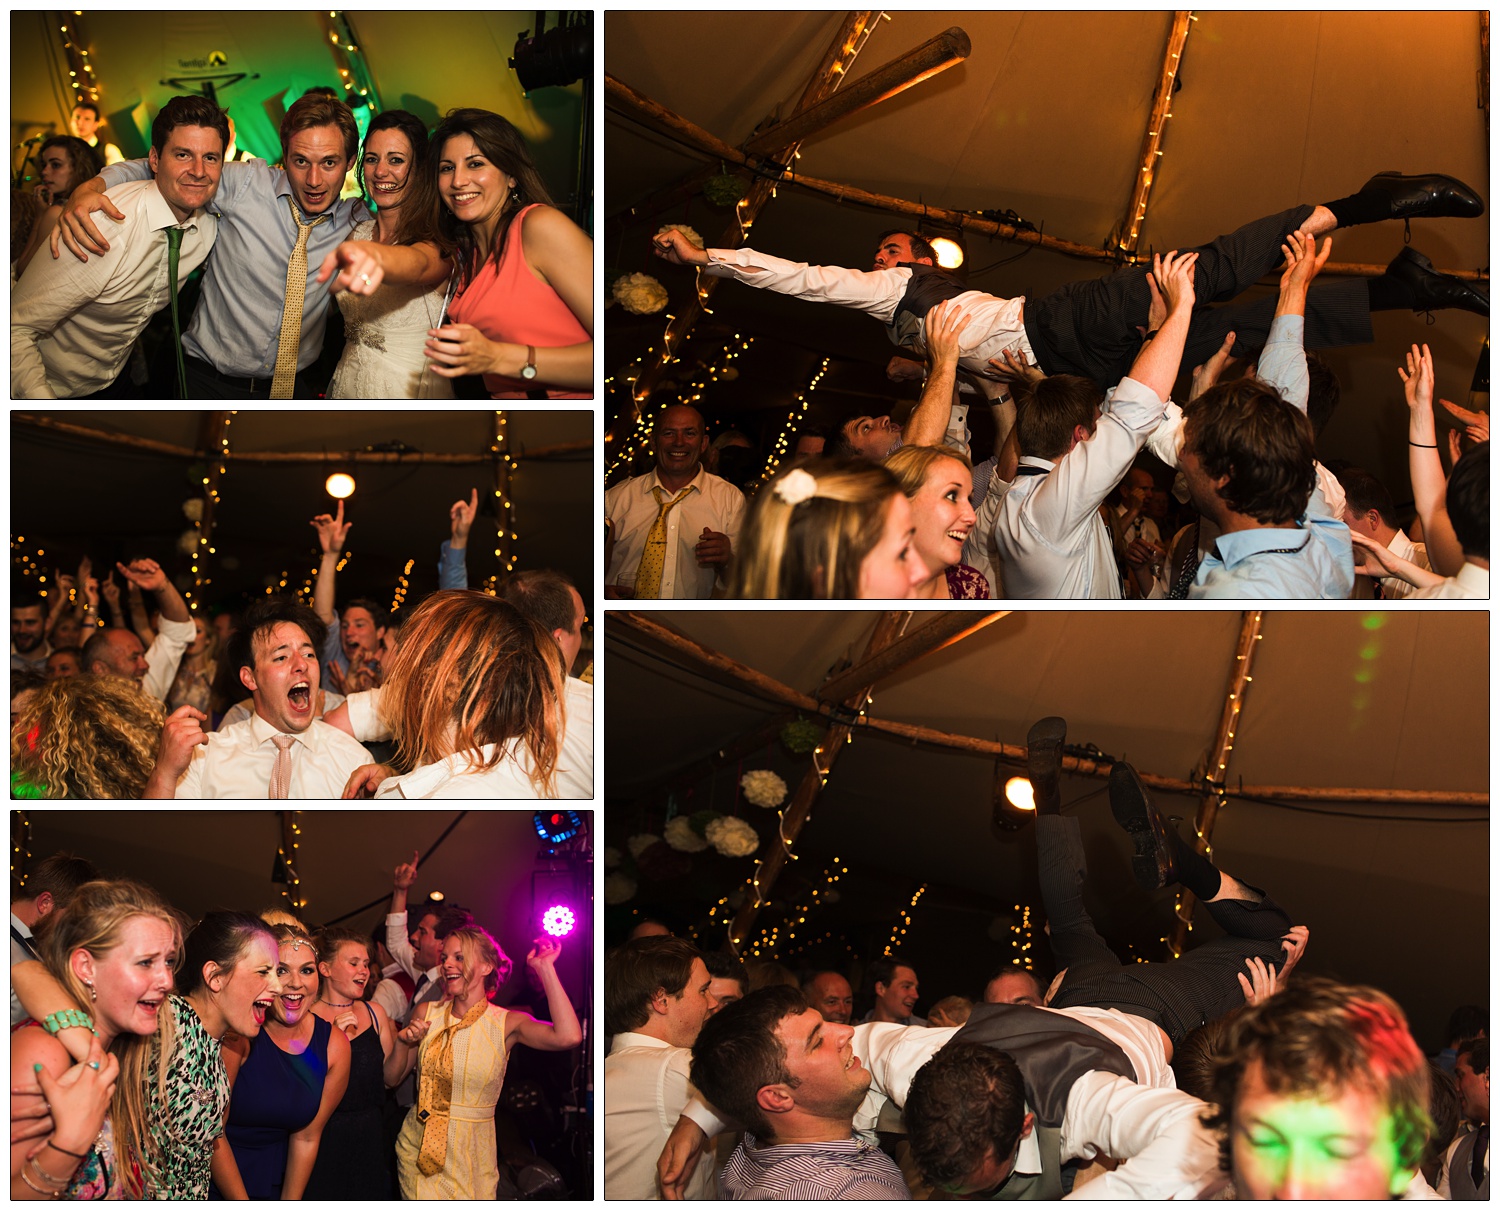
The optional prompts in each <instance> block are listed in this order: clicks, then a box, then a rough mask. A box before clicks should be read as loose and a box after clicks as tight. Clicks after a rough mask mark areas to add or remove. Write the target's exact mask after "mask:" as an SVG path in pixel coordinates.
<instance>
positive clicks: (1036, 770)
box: [1026, 715, 1068, 815]
mask: <svg viewBox="0 0 1500 1211" xmlns="http://www.w3.org/2000/svg"><path fill="white" fill-rule="evenodd" d="M1067 738H1068V721H1067V720H1066V719H1063V718H1061V717H1060V716H1058V715H1048V716H1047V717H1046V718H1045V719H1038V720H1037V721H1036V722H1035V723H1033V724H1032V725H1031V730H1030V731H1029V732H1027V733H1026V776H1027V777H1028V778H1030V779H1031V792H1032V797H1033V799H1034V801H1035V803H1036V810H1037V813H1038V814H1039V815H1047V814H1050V815H1056V814H1057V813H1058V812H1059V811H1060V810H1061V808H1062V796H1061V794H1060V792H1059V791H1058V787H1057V780H1058V777H1059V775H1061V773H1062V746H1063V741H1064V740H1066V739H1067Z"/></svg>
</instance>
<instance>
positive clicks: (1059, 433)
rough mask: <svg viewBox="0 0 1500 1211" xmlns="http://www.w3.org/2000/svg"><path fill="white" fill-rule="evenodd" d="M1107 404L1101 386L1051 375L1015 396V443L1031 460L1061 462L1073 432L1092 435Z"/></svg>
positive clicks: (1083, 380)
mask: <svg viewBox="0 0 1500 1211" xmlns="http://www.w3.org/2000/svg"><path fill="white" fill-rule="evenodd" d="M1103 401H1104V396H1103V395H1102V394H1101V393H1100V391H1099V388H1098V386H1097V385H1096V384H1095V383H1094V382H1092V381H1091V380H1089V379H1086V378H1080V377H1079V376H1078V375H1076V374H1049V375H1048V376H1047V377H1046V378H1044V379H1042V380H1041V381H1040V382H1036V383H1032V384H1031V385H1030V387H1029V388H1028V389H1025V390H1022V391H1020V392H1018V394H1017V396H1016V442H1017V444H1018V445H1019V446H1020V450H1021V453H1022V454H1025V455H1028V456H1030V457H1031V458H1046V459H1058V458H1061V457H1062V456H1063V454H1064V453H1066V452H1067V449H1068V443H1069V442H1071V441H1072V440H1073V430H1074V429H1075V428H1077V427H1079V426H1082V427H1083V428H1084V429H1085V430H1086V431H1087V432H1089V433H1093V431H1094V426H1095V425H1096V424H1097V423H1098V420H1097V417H1096V415H1095V414H1096V412H1097V410H1098V408H1099V405H1100V404H1101V403H1102V402H1103Z"/></svg>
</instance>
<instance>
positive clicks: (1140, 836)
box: [1109, 761, 1177, 891]
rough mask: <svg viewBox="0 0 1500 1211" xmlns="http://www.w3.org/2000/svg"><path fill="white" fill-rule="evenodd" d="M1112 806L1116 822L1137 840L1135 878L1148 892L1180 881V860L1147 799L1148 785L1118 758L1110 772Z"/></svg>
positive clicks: (1163, 825)
mask: <svg viewBox="0 0 1500 1211" xmlns="http://www.w3.org/2000/svg"><path fill="white" fill-rule="evenodd" d="M1109 807H1110V810H1111V811H1112V812H1114V816H1115V822H1116V823H1117V824H1119V826H1120V827H1121V828H1123V829H1124V830H1125V831H1126V832H1127V833H1129V834H1130V837H1131V840H1133V841H1134V842H1135V857H1134V858H1133V859H1132V860H1131V869H1133V870H1134V871H1135V881H1136V882H1137V883H1139V884H1140V885H1141V886H1142V887H1144V888H1145V889H1146V890H1147V891H1155V890H1156V889H1157V888H1160V887H1165V886H1166V885H1167V884H1168V883H1176V882H1177V863H1176V861H1175V860H1174V859H1173V857H1172V838H1171V837H1170V836H1169V835H1168V833H1167V826H1166V824H1164V823H1163V822H1162V818H1161V817H1160V816H1158V815H1157V814H1156V809H1155V808H1154V807H1152V806H1151V800H1149V799H1148V798H1146V788H1145V787H1144V786H1142V785H1141V780H1140V778H1139V777H1137V775H1136V772H1135V770H1134V769H1133V768H1131V766H1129V765H1127V764H1126V763H1125V762H1123V761H1116V762H1115V764H1114V765H1113V766H1112V767H1111V769H1110V771H1109Z"/></svg>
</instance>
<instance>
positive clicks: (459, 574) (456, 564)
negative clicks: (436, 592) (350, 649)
mask: <svg viewBox="0 0 1500 1211" xmlns="http://www.w3.org/2000/svg"><path fill="white" fill-rule="evenodd" d="M467 551H468V548H466V547H460V548H459V549H458V550H456V551H455V550H454V549H453V545H452V543H450V542H449V540H448V539H446V538H445V539H443V547H442V550H441V552H440V553H439V555H438V588H440V589H467V588H468V587H469V565H468V563H467V561H466V559H465V556H466V554H467Z"/></svg>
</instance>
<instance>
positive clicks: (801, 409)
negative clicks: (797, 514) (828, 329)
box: [760, 357, 830, 480]
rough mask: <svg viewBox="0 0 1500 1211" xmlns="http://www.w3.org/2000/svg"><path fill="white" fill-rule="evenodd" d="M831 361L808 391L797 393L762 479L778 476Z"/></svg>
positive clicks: (767, 460) (813, 381)
mask: <svg viewBox="0 0 1500 1211" xmlns="http://www.w3.org/2000/svg"><path fill="white" fill-rule="evenodd" d="M829 361H830V359H829V358H826V357H825V358H824V359H823V364H822V365H821V366H819V367H818V369H817V372H816V373H815V374H814V375H813V376H812V381H811V382H810V383H808V384H807V390H805V391H799V392H797V398H796V399H795V400H793V401H792V408H791V411H790V412H788V413H787V414H786V423H785V424H783V425H782V426H781V432H780V434H778V435H777V438H776V444H775V445H774V446H772V448H771V454H770V456H769V457H768V458H767V459H766V466H765V470H763V471H762V472H761V473H760V477H761V479H763V480H765V479H770V478H771V476H773V475H775V474H776V471H777V469H778V468H779V467H780V466H781V459H782V456H783V455H784V454H786V452H787V451H788V450H789V449H790V448H791V443H792V438H793V437H794V436H795V435H796V432H797V426H798V425H799V424H800V423H801V421H802V418H803V417H804V416H806V415H807V406H808V404H809V403H810V402H811V401H810V399H809V397H810V396H811V395H812V393H813V392H814V391H816V390H817V389H818V384H819V383H820V382H822V381H823V376H824V375H825V374H827V373H828V363H829Z"/></svg>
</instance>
